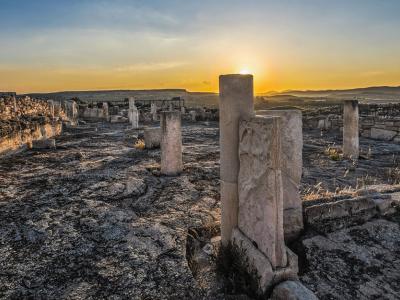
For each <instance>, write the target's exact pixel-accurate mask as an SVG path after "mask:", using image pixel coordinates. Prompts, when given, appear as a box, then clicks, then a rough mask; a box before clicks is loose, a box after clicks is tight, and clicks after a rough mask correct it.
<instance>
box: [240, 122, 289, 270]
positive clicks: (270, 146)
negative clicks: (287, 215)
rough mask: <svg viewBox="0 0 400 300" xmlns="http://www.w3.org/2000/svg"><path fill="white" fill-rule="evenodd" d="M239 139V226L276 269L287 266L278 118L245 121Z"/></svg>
mask: <svg viewBox="0 0 400 300" xmlns="http://www.w3.org/2000/svg"><path fill="white" fill-rule="evenodd" d="M239 141H240V143H239V159H240V170H239V178H238V191H239V192H238V193H239V209H238V227H239V229H240V230H241V231H242V232H243V233H244V234H245V235H246V236H247V237H248V238H250V239H251V240H252V241H253V242H255V243H256V245H257V246H258V248H259V249H260V251H261V252H262V253H264V255H266V256H267V257H268V259H270V261H271V264H272V266H273V267H274V268H275V267H277V266H285V265H286V252H285V244H284V234H283V198H282V197H283V193H282V177H281V141H280V125H279V117H273V116H256V117H253V118H252V119H250V120H249V121H247V120H244V121H242V122H241V123H240V127H239Z"/></svg>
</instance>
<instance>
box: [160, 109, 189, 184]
mask: <svg viewBox="0 0 400 300" xmlns="http://www.w3.org/2000/svg"><path fill="white" fill-rule="evenodd" d="M160 124H161V173H162V174H164V175H170V176H174V175H177V174H179V173H180V172H182V170H183V164H182V132H181V112H180V111H163V112H161V120H160Z"/></svg>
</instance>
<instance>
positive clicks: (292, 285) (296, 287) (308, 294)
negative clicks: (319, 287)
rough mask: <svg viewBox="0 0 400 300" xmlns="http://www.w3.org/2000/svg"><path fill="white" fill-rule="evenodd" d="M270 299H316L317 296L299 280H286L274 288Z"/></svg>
mask: <svg viewBox="0 0 400 300" xmlns="http://www.w3.org/2000/svg"><path fill="white" fill-rule="evenodd" d="M271 300H318V298H317V296H315V294H314V293H313V292H312V291H310V290H309V289H308V288H306V287H305V286H304V285H303V284H301V282H300V281H292V280H288V281H284V282H282V283H280V284H279V285H277V286H276V287H275V288H274V291H273V292H272V297H271Z"/></svg>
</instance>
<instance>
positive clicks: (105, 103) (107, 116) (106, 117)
mask: <svg viewBox="0 0 400 300" xmlns="http://www.w3.org/2000/svg"><path fill="white" fill-rule="evenodd" d="M103 116H104V118H105V119H106V121H108V120H109V119H110V114H109V110H108V103H107V102H103Z"/></svg>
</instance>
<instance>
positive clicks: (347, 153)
mask: <svg viewBox="0 0 400 300" xmlns="http://www.w3.org/2000/svg"><path fill="white" fill-rule="evenodd" d="M358 119H359V116H358V101H357V100H346V101H344V105H343V156H344V157H346V158H351V159H358V156H359V140H358V135H359V131H358Z"/></svg>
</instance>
